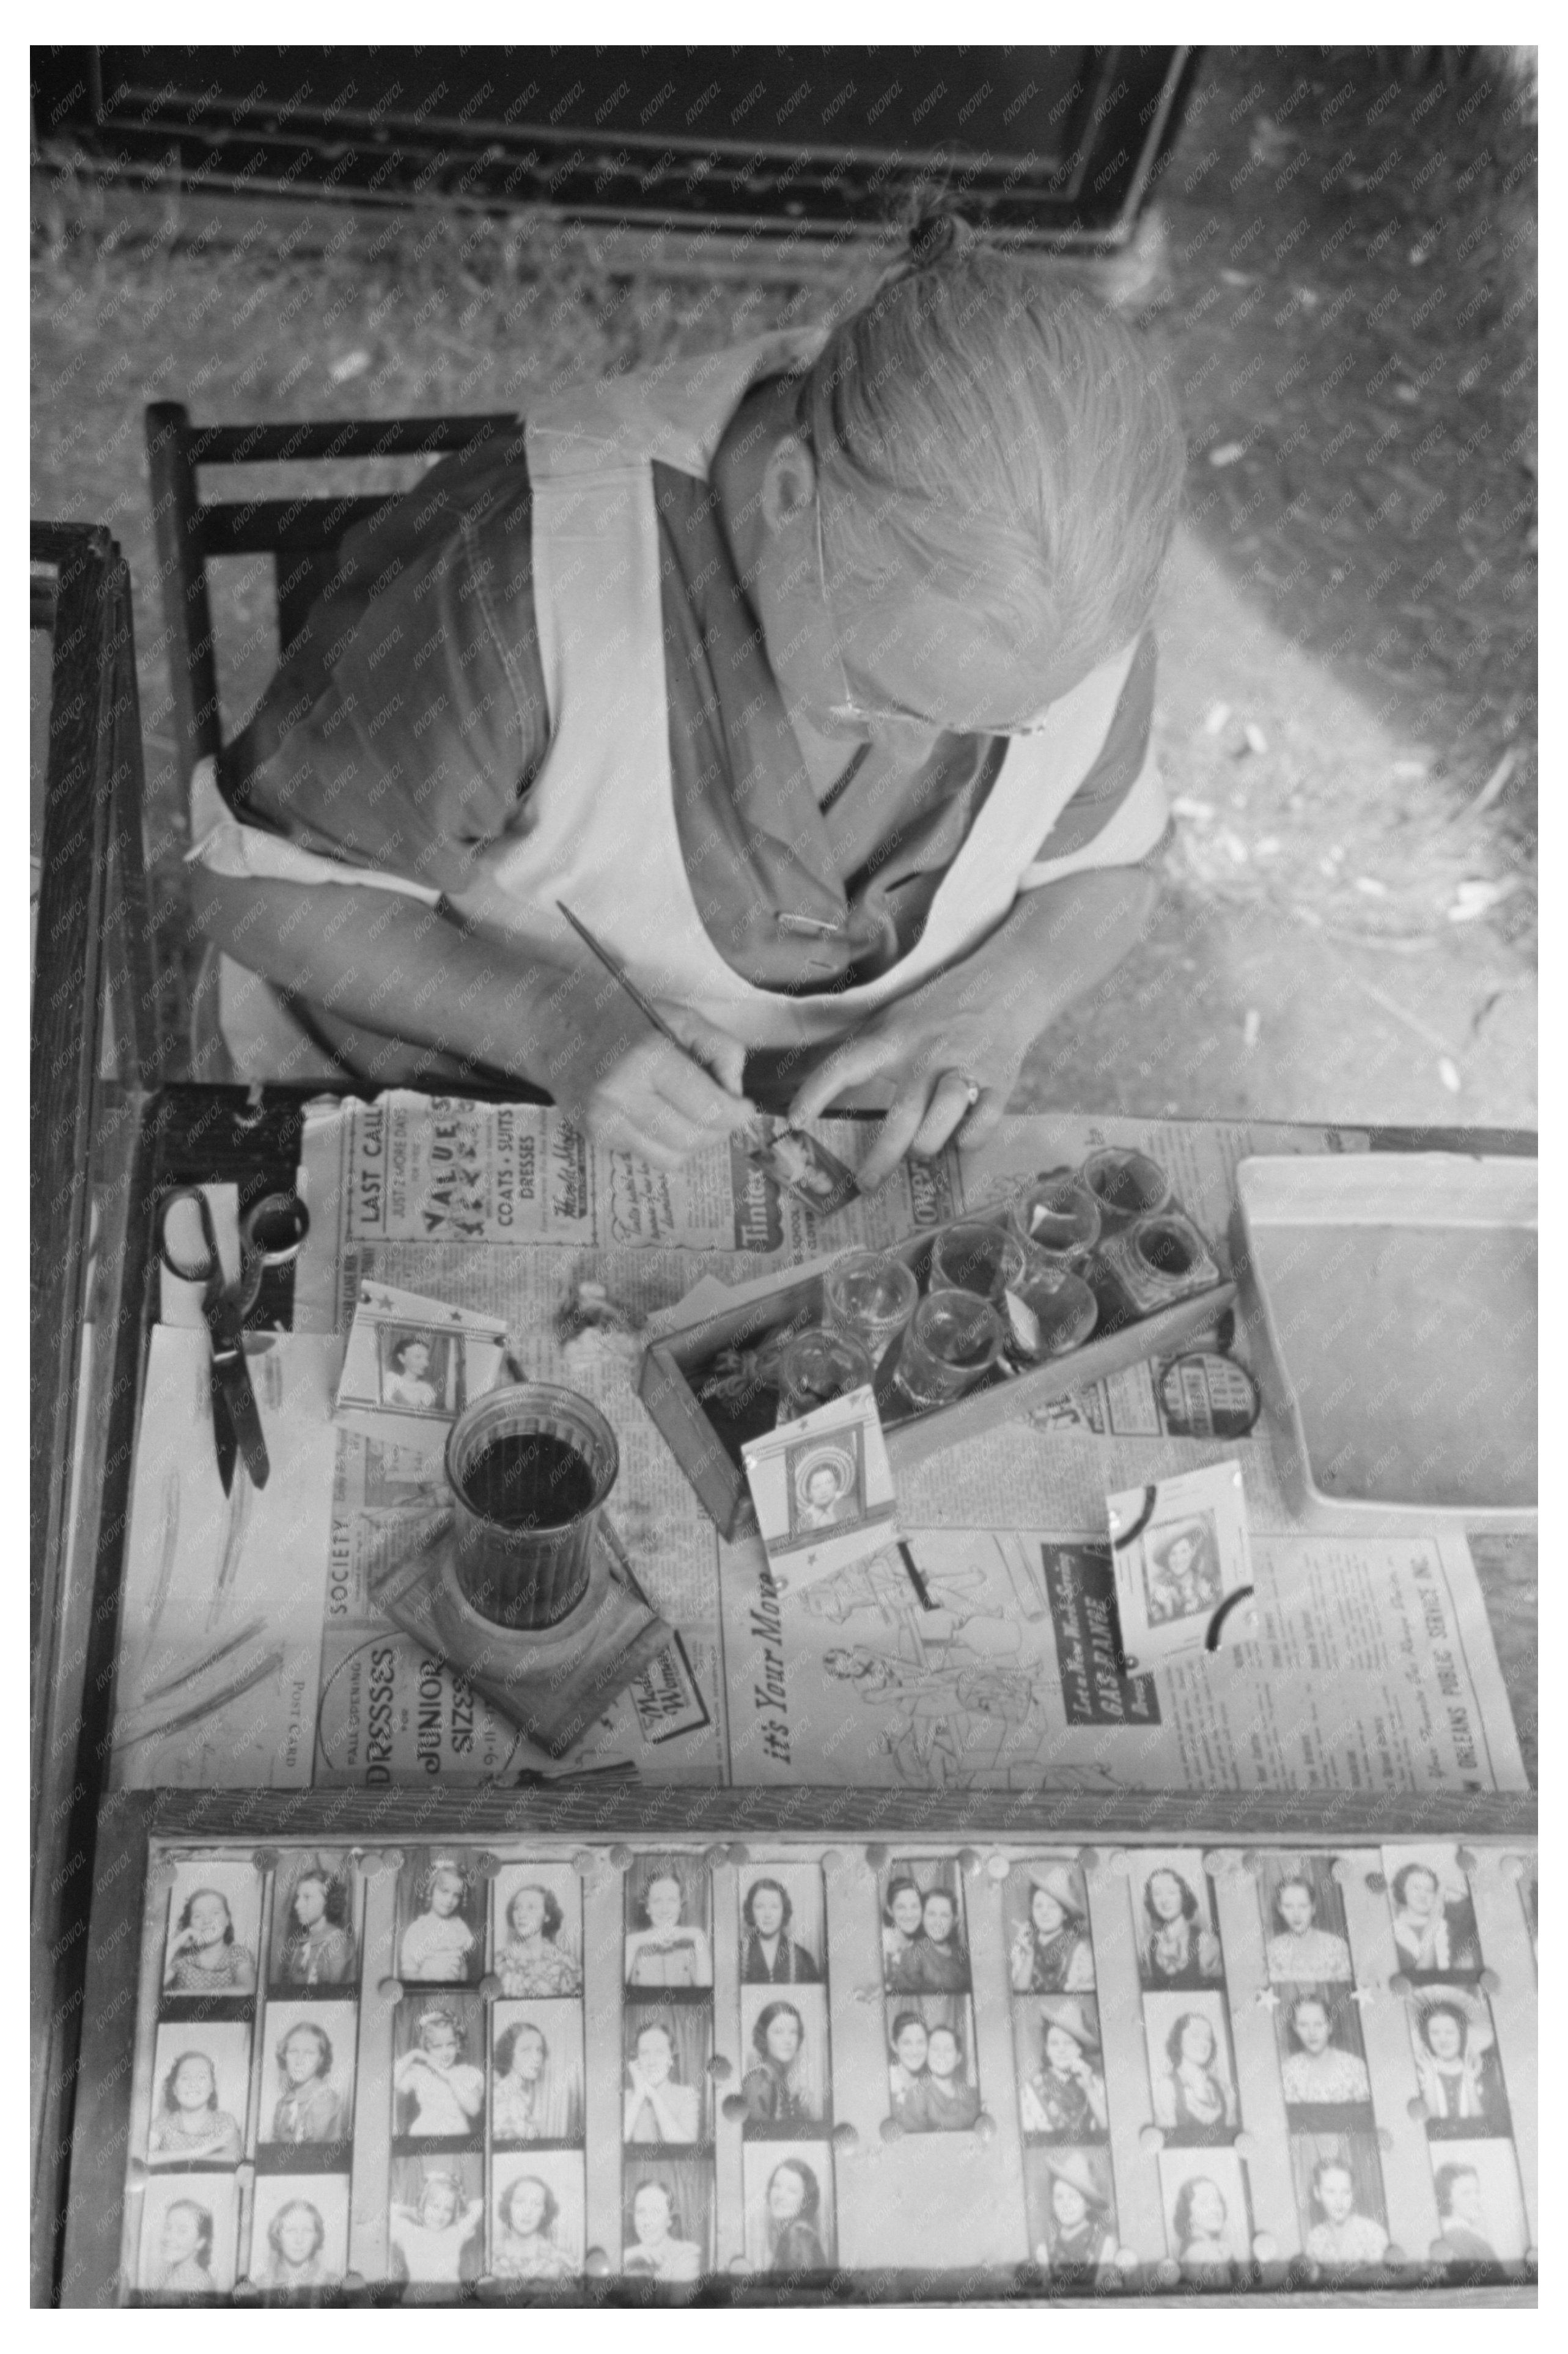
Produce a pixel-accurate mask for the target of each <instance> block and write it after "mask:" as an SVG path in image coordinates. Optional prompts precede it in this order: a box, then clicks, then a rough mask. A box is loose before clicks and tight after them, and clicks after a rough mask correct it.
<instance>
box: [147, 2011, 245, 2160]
mask: <svg viewBox="0 0 1568 2354" xmlns="http://www.w3.org/2000/svg"><path fill="white" fill-rule="evenodd" d="M249 2093H250V2030H249V2027H248V2026H247V2025H245V2024H243V2023H242V2022H241V2021H239V2020H201V2021H199V2022H198V2021H192V2022H191V2023H190V2024H188V2025H187V2024H186V2023H185V2021H184V2020H164V2023H163V2024H162V2026H161V2027H160V2028H159V2030H158V2032H157V2036H156V2039H155V2041H154V2046H153V2114H152V2116H151V2118H150V2119H149V2121H148V2126H147V2162H148V2164H149V2165H150V2166H238V2163H239V2161H240V2159H241V2158H243V2156H244V2155H245V2117H246V2111H247V2108H248V2106H249Z"/></svg>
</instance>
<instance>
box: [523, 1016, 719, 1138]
mask: <svg viewBox="0 0 1568 2354" xmlns="http://www.w3.org/2000/svg"><path fill="white" fill-rule="evenodd" d="M659 1010H660V1012H661V1013H662V1014H663V1016H664V1018H665V1020H666V1021H667V1022H668V1023H669V1024H670V1027H671V1029H672V1030H673V1031H674V1032H675V1034H676V1035H677V1036H678V1037H679V1038H681V1039H682V1040H683V1041H684V1043H685V1044H687V1045H688V1046H690V1047H691V1049H692V1051H693V1054H694V1055H695V1056H696V1057H697V1060H696V1061H693V1060H691V1059H690V1058H689V1057H688V1056H687V1055H683V1054H682V1053H681V1051H680V1049H679V1047H676V1046H672V1045H671V1044H670V1042H669V1040H668V1039H667V1038H662V1037H661V1036H660V1034H659V1033H658V1031H657V1030H655V1029H653V1028H652V1025H651V1024H650V1023H648V1022H646V1021H645V1020H644V1019H643V1017H642V1015H641V1013H639V1011H638V1009H637V1007H636V1006H635V1005H634V1004H632V1002H631V1001H630V999H629V998H628V997H627V996H626V994H625V992H624V991H622V990H620V989H619V988H618V987H617V986H616V984H615V983H614V982H613V981H610V980H609V978H608V976H606V975H604V974H597V975H594V976H588V975H586V974H573V975H572V976H570V977H569V978H567V977H563V981H562V984H561V986H560V987H559V988H558V989H556V990H555V991H552V992H551V993H550V996H549V997H548V999H547V1000H546V1002H545V1004H544V1006H543V1007H542V1008H541V1009H540V1015H539V1024H538V1026H539V1028H540V1030H541V1032H542V1038H541V1045H542V1049H543V1051H542V1053H540V1054H536V1055H531V1056H530V1057H529V1061H530V1065H531V1066H532V1067H533V1068H534V1071H535V1076H536V1077H537V1078H538V1079H539V1081H540V1082H541V1083H542V1084H543V1085H544V1086H546V1087H548V1088H549V1090H550V1093H551V1094H552V1095H553V1096H554V1097H555V1099H556V1103H557V1104H558V1105H559V1106H560V1107H561V1108H562V1109H563V1110H564V1111H567V1112H569V1113H570V1114H571V1116H572V1118H573V1119H576V1120H577V1121H578V1122H579V1123H580V1125H581V1126H582V1127H583V1128H585V1129H587V1130H588V1134H589V1135H590V1136H591V1137H592V1138H593V1140H594V1141H595V1143H596V1144H599V1145H603V1146H605V1147H607V1148H609V1150H614V1151H620V1152H635V1153H637V1154H639V1155H640V1156H641V1159H643V1160H644V1161H652V1163H653V1165H654V1167H655V1168H657V1169H678V1168H679V1167H680V1165H681V1163H682V1162H683V1161H689V1160H690V1159H691V1157H692V1155H693V1154H694V1152H700V1151H701V1150H703V1149H704V1147H705V1146H707V1145H711V1144H717V1143H719V1142H721V1141H722V1140H723V1139H724V1138H725V1137H726V1136H728V1135H730V1134H731V1133H732V1132H733V1131H734V1130H735V1129H741V1128H745V1127H746V1126H747V1125H748V1123H749V1122H750V1121H751V1120H753V1119H755V1118H756V1112H755V1109H754V1108H753V1106H752V1105H751V1104H749V1103H748V1102H747V1099H746V1097H744V1096H743V1095H742V1093H741V1073H742V1069H743V1066H744V1065H745V1062H746V1049H745V1047H744V1046H743V1045H742V1044H741V1043H740V1041H739V1039H738V1038H732V1037H730V1036H729V1034H728V1033H727V1032H726V1031H723V1030H720V1029H718V1028H717V1027H716V1026H715V1024H714V1023H711V1022H708V1021H705V1019H704V1018H703V1016H702V1015H701V1014H700V1013H693V1012H692V1011H691V1009H690V1008H689V1007H687V1006H683V1005H661V1007H660V1009H659ZM715 1074H716V1076H715Z"/></svg>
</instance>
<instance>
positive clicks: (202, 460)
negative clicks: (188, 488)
mask: <svg viewBox="0 0 1568 2354" xmlns="http://www.w3.org/2000/svg"><path fill="white" fill-rule="evenodd" d="M522 430H523V425H522V419H520V418H519V417H518V415H517V412H516V411H515V410H514V409H493V410H489V411H482V412H480V413H478V414H476V415H473V416H470V417H388V418H379V419H378V418H374V417H347V418H310V419H298V420H297V421H296V422H294V423H293V424H288V423H283V424H275V425H199V426H196V427H193V428H189V429H187V437H186V441H185V455H186V457H187V458H188V460H189V461H190V463H191V464H192V465H193V466H217V465H224V466H242V465H251V466H260V465H276V464H278V463H280V462H284V461H288V460H289V459H291V458H311V459H323V458H418V457H427V456H440V454H442V453H443V452H445V451H452V450H466V449H468V448H469V446H470V445H471V443H473V442H475V441H482V440H486V439H487V438H489V437H490V436H492V435H494V434H498V433H501V434H505V433H515V434H517V435H518V436H519V438H521V435H522Z"/></svg>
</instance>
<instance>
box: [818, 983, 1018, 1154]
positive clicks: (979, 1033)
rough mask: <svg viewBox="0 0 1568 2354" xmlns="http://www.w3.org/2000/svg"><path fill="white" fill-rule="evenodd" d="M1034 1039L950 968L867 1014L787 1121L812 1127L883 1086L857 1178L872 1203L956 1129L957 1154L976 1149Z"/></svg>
mask: <svg viewBox="0 0 1568 2354" xmlns="http://www.w3.org/2000/svg"><path fill="white" fill-rule="evenodd" d="M1033 1034H1034V1023H1033V1019H1032V1018H1031V1019H1030V1020H1027V1021H1022V1020H1019V1019H1018V1018H1017V1017H1016V1015H1013V1016H1012V1018H1011V1019H1010V1018H1009V1013H1008V1011H1007V1009H1006V1007H1005V1005H1004V1004H1000V1003H999V1002H998V1001H997V999H996V997H995V996H994V995H993V994H992V993H991V991H989V990H988V989H987V988H986V987H985V985H984V980H983V977H982V976H979V975H977V973H976V971H975V970H974V967H973V963H972V962H971V963H970V964H969V965H961V966H959V967H957V968H956V969H955V970H952V971H951V972H946V973H939V974H938V976H937V978H936V980H935V981H927V982H926V983H925V984H924V986H923V987H922V988H919V989H916V990H912V991H910V993H909V995H908V996H907V997H901V998H895V1000H894V1002H893V1003H892V1004H890V1005H886V1006H884V1007H883V1009H882V1011H881V1012H880V1013H874V1014H873V1015H872V1016H871V1018H870V1020H869V1021H867V1022H865V1023H863V1024H862V1026H861V1028H860V1029H858V1030H857V1031H856V1032H855V1033H854V1035H853V1037H851V1038H848V1039H846V1040H845V1042H844V1043H843V1044H842V1046H839V1047H836V1048H835V1049H834V1051H833V1052H832V1054H831V1055H828V1056H827V1057H826V1059H825V1060H824V1061H823V1062H821V1063H820V1064H819V1065H818V1066H817V1068H816V1069H815V1070H814V1071H813V1072H812V1073H811V1074H810V1077H809V1078H807V1079H806V1080H805V1081H804V1082H803V1083H802V1084H801V1086H800V1087H799V1088H798V1089H797V1091H796V1094H795V1097H794V1099H793V1100H792V1102H791V1103H790V1106H789V1118H790V1119H791V1121H799V1120H805V1119H817V1118H819V1117H820V1116H821V1113H823V1112H824V1111H826V1109H827V1108H828V1106H829V1105H830V1104H832V1103H833V1102H835V1101H836V1100H837V1098H838V1097H840V1096H842V1095H844V1094H845V1093H847V1092H848V1091H849V1090H850V1089H851V1088H852V1087H856V1086H859V1085H863V1083H865V1082H866V1081H868V1080H875V1081H879V1082H880V1083H881V1084H882V1085H883V1086H884V1087H885V1086H886V1085H887V1084H888V1083H889V1082H891V1084H892V1087H893V1099H892V1101H891V1103H890V1104H889V1105H888V1108H887V1110H886V1113H885V1116H884V1119H883V1122H882V1126H881V1128H880V1129H878V1130H877V1134H876V1140H875V1142H874V1144H873V1146H872V1148H871V1150H870V1151H869V1152H868V1153H867V1154H866V1157H865V1160H864V1161H863V1163H862V1165H861V1167H860V1169H859V1171H858V1172H856V1173H857V1175H858V1178H859V1182H860V1188H861V1191H862V1193H873V1192H874V1190H875V1188H876V1187H877V1186H878V1185H880V1184H881V1183H882V1182H883V1180H884V1179H885V1178H886V1177H889V1176H891V1175H892V1173H893V1172H894V1170H895V1169H896V1168H897V1166H898V1164H899V1162H900V1161H902V1160H903V1159H904V1158H905V1156H906V1154H909V1153H913V1154H914V1156H915V1158H916V1160H919V1161H926V1160H929V1159H931V1158H932V1156H933V1155H934V1154H936V1153H938V1152H939V1151H940V1150H941V1149H942V1147H943V1145H945V1144H947V1143H949V1142H950V1141H951V1140H952V1139H953V1138H954V1137H955V1136H957V1135H958V1133H959V1129H962V1131H963V1135H962V1139H961V1141H962V1142H963V1143H964V1144H965V1145H966V1146H969V1145H974V1144H983V1143H984V1141H985V1140H986V1138H987V1137H988V1136H990V1135H991V1132H992V1130H993V1129H995V1128H996V1126H997V1125H998V1123H999V1121H1000V1120H1001V1116H1002V1113H1003V1111H1004V1110H1005V1109H1006V1108H1007V1099H1008V1097H1009V1096H1010V1095H1011V1094H1012V1089H1013V1087H1014V1085H1015V1084H1016V1082H1017V1078H1018V1074H1019V1071H1020V1069H1021V1067H1022V1062H1023V1057H1024V1055H1025V1054H1026V1053H1027V1052H1028V1049H1029V1045H1030V1042H1031V1040H1032V1038H1033ZM976 1088H978V1089H979V1090H980V1092H979V1094H978V1095H976V1094H975V1093H974V1092H973V1090H974V1089H976Z"/></svg>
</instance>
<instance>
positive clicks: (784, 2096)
mask: <svg viewBox="0 0 1568 2354" xmlns="http://www.w3.org/2000/svg"><path fill="white" fill-rule="evenodd" d="M740 2042H741V2059H740V2064H741V2078H740V2094H741V2098H742V2099H743V2100H744V2101H745V2103H746V2123H745V2126H744V2131H745V2134H746V2137H747V2140H748V2141H753V2140H766V2139H768V2138H769V2137H771V2138H773V2139H774V2140H789V2138H790V2137H791V2136H800V2135H801V2134H805V2135H808V2136H810V2134H811V2133H812V2132H813V2131H814V2130H826V2129H827V2128H828V2127H829V2126H832V2121H833V2120H832V2069H831V2068H830V2066H829V2062H828V1998H827V1993H826V1990H825V1989H824V1988H821V1987H796V1988H794V1989H793V1991H792V1992H790V1993H789V1994H776V1993H774V1992H773V1991H772V1990H771V1989H770V1988H768V1987H742V1988H741V1991H740Z"/></svg>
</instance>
